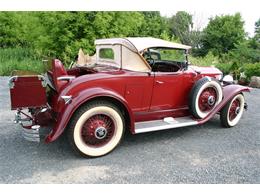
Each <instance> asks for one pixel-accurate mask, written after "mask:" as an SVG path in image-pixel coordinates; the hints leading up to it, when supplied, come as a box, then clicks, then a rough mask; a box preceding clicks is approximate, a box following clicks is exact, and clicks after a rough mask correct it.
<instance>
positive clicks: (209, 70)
mask: <svg viewBox="0 0 260 195" xmlns="http://www.w3.org/2000/svg"><path fill="white" fill-rule="evenodd" d="M189 68H190V69H192V70H194V71H195V72H197V73H200V74H203V75H221V74H223V73H222V72H221V71H220V70H219V69H218V68H216V67H213V66H212V67H211V66H193V65H191V66H189Z"/></svg>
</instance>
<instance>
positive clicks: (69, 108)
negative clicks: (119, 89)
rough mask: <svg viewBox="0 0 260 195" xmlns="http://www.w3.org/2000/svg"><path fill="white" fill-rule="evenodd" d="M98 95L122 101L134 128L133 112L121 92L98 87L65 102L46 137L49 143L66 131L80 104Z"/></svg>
mask: <svg viewBox="0 0 260 195" xmlns="http://www.w3.org/2000/svg"><path fill="white" fill-rule="evenodd" d="M96 97H111V98H114V99H116V100H117V101H120V102H121V103H122V104H123V105H124V106H125V108H126V110H127V111H128V114H129V116H130V128H131V130H133V128H134V120H133V119H134V118H133V113H132V111H131V109H130V107H129V106H128V104H127V102H126V100H125V99H124V98H123V97H122V96H121V95H120V94H118V93H116V92H114V91H110V90H107V89H103V88H98V87H96V88H90V89H86V90H84V91H81V92H80V93H78V94H77V95H76V96H75V97H72V100H71V102H70V103H69V104H65V106H64V107H63V108H62V109H61V112H60V113H59V115H58V118H57V122H56V124H55V126H54V128H53V130H52V131H51V133H50V134H49V135H47V137H46V138H45V142H46V143H49V142H52V141H54V140H56V139H57V138H58V137H59V136H60V135H61V134H62V133H63V132H64V130H65V128H66V126H67V124H68V122H69V120H70V118H71V117H72V115H73V113H74V112H75V111H76V110H77V109H78V108H79V107H80V105H82V104H83V103H85V102H87V101H89V100H91V99H92V98H96Z"/></svg>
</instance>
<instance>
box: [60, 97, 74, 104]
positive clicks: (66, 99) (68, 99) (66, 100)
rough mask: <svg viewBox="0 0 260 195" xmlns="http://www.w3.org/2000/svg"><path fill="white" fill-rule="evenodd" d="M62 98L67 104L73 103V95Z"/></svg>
mask: <svg viewBox="0 0 260 195" xmlns="http://www.w3.org/2000/svg"><path fill="white" fill-rule="evenodd" d="M61 98H62V99H63V100H64V102H65V104H69V103H70V102H71V99H72V96H71V95H62V96H61Z"/></svg>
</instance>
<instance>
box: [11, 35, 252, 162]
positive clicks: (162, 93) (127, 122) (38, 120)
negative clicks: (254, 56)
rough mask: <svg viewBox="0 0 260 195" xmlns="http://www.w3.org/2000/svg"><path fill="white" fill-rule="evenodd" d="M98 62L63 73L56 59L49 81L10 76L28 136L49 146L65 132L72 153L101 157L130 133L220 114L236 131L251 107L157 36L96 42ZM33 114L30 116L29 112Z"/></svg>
mask: <svg viewBox="0 0 260 195" xmlns="http://www.w3.org/2000/svg"><path fill="white" fill-rule="evenodd" d="M95 45H96V54H95V60H94V62H92V63H90V64H86V65H82V64H81V65H78V64H76V65H75V66H74V67H72V68H69V69H67V70H66V69H65V67H64V66H63V64H62V63H61V62H60V61H59V60H57V59H55V60H52V65H51V66H52V67H51V69H50V70H49V71H47V73H46V74H45V75H22V76H12V77H11V78H10V81H9V85H10V94H11V107H12V109H13V110H17V113H16V116H15V121H16V122H18V123H20V124H21V125H22V127H23V136H24V138H26V139H27V140H30V141H36V142H39V141H40V135H39V131H40V129H41V127H46V126H47V127H49V129H50V132H49V133H48V135H47V136H46V137H45V142H46V143H49V142H53V141H55V140H56V139H58V138H59V137H60V136H61V134H63V133H66V134H67V136H68V140H69V142H70V144H71V146H72V148H73V149H75V151H77V152H78V153H79V154H82V155H83V156H89V157H98V156H102V155H105V154H108V153H109V152H111V151H112V150H113V149H114V148H115V147H116V146H117V145H118V144H119V143H120V140H121V139H122V137H123V135H124V133H125V132H126V131H130V132H131V133H132V134H136V133H145V132H150V131H158V130H164V129H173V128H177V127H185V126H191V125H199V124H203V123H205V122H207V121H208V120H209V119H211V118H212V117H213V116H214V115H215V114H220V120H221V123H222V125H223V126H224V127H233V126H235V125H236V124H237V123H238V121H239V120H240V119H241V116H242V114H243V111H244V109H245V108H246V106H247V105H246V103H245V99H244V96H243V93H242V92H245V91H249V88H248V87H244V86H240V85H235V84H233V80H232V77H231V76H229V75H227V76H225V77H224V78H223V74H222V72H221V71H220V70H218V69H217V68H215V67H198V66H194V65H190V63H189V61H188V51H189V49H190V46H187V45H182V44H177V43H173V42H169V41H165V40H161V39H155V38H148V37H146V38H137V37H136V38H112V39H99V40H96V41H95ZM25 109H26V110H27V109H28V111H26V110H25Z"/></svg>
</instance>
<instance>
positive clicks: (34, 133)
mask: <svg viewBox="0 0 260 195" xmlns="http://www.w3.org/2000/svg"><path fill="white" fill-rule="evenodd" d="M23 122H30V123H31V119H29V118H22V117H21V112H20V111H18V112H17V113H16V114H15V119H14V123H18V124H20V125H21V126H22V136H23V137H24V139H25V140H27V141H31V142H38V143H39V142H40V128H41V126H40V125H28V126H25V125H24V124H23Z"/></svg>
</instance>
